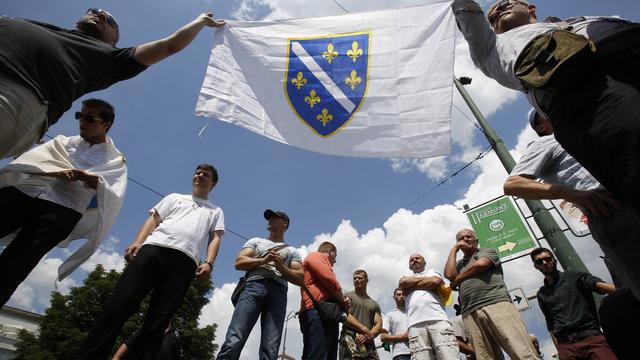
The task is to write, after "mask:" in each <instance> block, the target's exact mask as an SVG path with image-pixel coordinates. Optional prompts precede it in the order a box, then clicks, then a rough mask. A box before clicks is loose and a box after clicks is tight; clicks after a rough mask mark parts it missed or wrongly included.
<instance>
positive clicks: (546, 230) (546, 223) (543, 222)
mask: <svg viewBox="0 0 640 360" xmlns="http://www.w3.org/2000/svg"><path fill="white" fill-rule="evenodd" d="M453 81H454V84H455V85H456V88H457V89H458V92H460V95H462V98H463V99H464V101H465V102H466V103H467V105H468V106H469V109H471V112H472V113H473V115H474V116H475V117H476V119H477V120H478V123H480V126H481V127H482V129H483V130H484V132H485V135H486V137H487V140H488V141H489V144H491V147H492V148H493V150H494V151H495V152H496V155H498V158H499V159H500V162H501V163H502V165H503V166H504V168H505V169H506V170H507V173H510V172H511V170H512V169H513V167H514V166H515V165H516V162H515V161H514V160H513V157H512V156H511V154H510V153H509V150H508V149H507V147H506V146H505V145H504V142H503V141H502V139H500V137H499V136H498V134H496V132H495V130H493V128H492V127H491V126H490V125H489V123H488V122H487V121H486V120H485V118H484V116H483V115H482V113H481V112H480V110H479V109H478V107H477V106H476V104H475V103H474V102H473V100H472V99H471V97H470V96H469V94H468V93H467V91H466V90H465V89H464V87H463V85H462V83H461V82H460V80H458V79H456V78H454V79H453ZM525 202H526V204H527V206H528V207H529V210H531V213H532V214H533V220H534V221H535V222H536V224H538V227H539V228H540V230H541V231H542V235H543V236H544V237H545V239H547V242H548V243H549V246H551V250H553V252H554V253H555V254H556V257H557V258H558V262H559V263H560V265H561V266H562V268H563V269H565V270H574V271H584V272H588V270H587V267H586V266H585V264H584V262H582V259H580V256H578V253H576V250H575V249H574V248H573V245H571V243H570V242H569V240H568V239H567V237H566V236H565V235H564V232H563V231H562V230H560V227H559V226H558V224H557V223H556V221H555V219H554V218H553V216H551V214H550V213H549V211H547V209H546V208H545V206H544V205H543V204H542V202H541V201H539V200H525Z"/></svg>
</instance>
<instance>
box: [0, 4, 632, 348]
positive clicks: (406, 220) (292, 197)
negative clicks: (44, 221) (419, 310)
mask: <svg viewBox="0 0 640 360" xmlns="http://www.w3.org/2000/svg"><path fill="white" fill-rule="evenodd" d="M340 3H341V4H342V5H343V6H344V7H345V8H346V9H347V10H348V11H350V12H360V11H367V10H380V9H389V8H392V7H401V6H412V5H419V4H421V3H423V1H417V0H416V1H407V0H403V1H394V2H389V1H383V0H370V1H355V0H349V1H346V0H345V1H340ZM310 4H313V6H310ZM536 4H537V5H538V15H539V18H544V17H546V16H549V15H555V16H559V17H568V16H574V15H620V16H623V17H626V18H629V19H632V20H638V18H639V14H640V12H639V11H640V5H639V4H638V3H637V2H634V1H628V0H626V1H622V0H615V1H608V2H604V1H593V0H588V1H585V0H581V1H578V0H567V1H551V0H541V1H538V2H536ZM484 5H485V7H486V4H484ZM88 7H98V8H104V9H108V10H109V11H110V12H111V13H112V14H113V15H114V16H115V17H116V18H117V19H118V21H119V23H120V31H121V37H120V42H119V44H118V45H119V46H120V47H127V46H135V45H139V44H141V43H144V42H148V41H152V40H156V39H158V38H161V37H164V36H167V35H169V34H171V33H172V32H173V31H174V30H175V29H177V28H178V27H180V26H182V25H184V24H186V23H188V22H189V21H191V20H192V19H193V18H195V17H196V16H197V15H198V14H199V13H201V12H204V11H213V12H215V14H216V16H217V17H218V18H225V19H233V18H236V19H242V20H261V19H265V18H268V19H284V18H304V17H312V16H329V15H339V14H342V13H344V12H343V10H342V9H340V8H339V7H338V6H337V5H336V4H335V3H333V2H332V1H331V0H316V1H314V2H313V3H311V2H309V1H304V0H238V1H230V0H226V1H195V0H181V1H166V0H157V1H151V0H141V1H122V0H112V1H94V2H91V3H87V2H85V1H78V0H69V1H63V2H51V1H44V0H38V1H36V0H23V1H19V2H18V1H11V2H3V3H2V5H0V14H3V15H8V16H14V17H24V18H29V19H34V20H39V21H44V22H49V23H52V24H56V25H59V26H63V27H68V28H72V27H73V26H74V23H75V21H76V20H77V19H78V18H79V17H80V16H81V15H82V14H83V12H84V11H85V10H86V8H88ZM458 40H459V41H458V45H457V47H456V56H457V58H456V68H455V69H456V70H455V73H456V75H457V76H464V75H467V76H472V77H473V78H474V82H473V84H472V85H471V86H469V87H468V90H469V91H470V92H471V94H472V96H474V98H475V99H476V102H477V103H478V105H479V106H480V108H481V110H482V111H483V112H484V114H485V115H486V116H487V117H488V120H489V121H490V123H491V124H492V125H493V126H494V127H495V129H496V130H497V131H498V133H499V134H500V135H501V136H502V138H503V139H504V141H505V143H506V144H507V146H508V147H509V148H510V149H514V155H515V156H517V154H518V151H521V150H522V149H523V148H524V146H526V143H527V142H528V141H529V140H530V139H532V138H533V137H534V135H533V134H532V132H531V131H530V130H528V129H527V126H526V120H525V113H526V111H527V110H528V105H527V104H526V101H525V99H524V97H523V96H522V95H519V94H516V93H514V92H512V91H508V90H505V89H503V88H501V87H500V86H499V85H497V84H496V83H495V82H493V81H492V80H489V79H487V78H485V77H483V76H481V74H480V73H479V72H478V70H476V69H474V67H473V66H472V64H471V61H470V59H469V55H468V50H466V44H465V43H464V41H460V40H462V39H461V37H460V38H459V39H458ZM212 41H213V30H212V29H209V28H205V29H203V31H202V32H201V33H200V35H199V36H198V37H197V38H196V39H195V41H194V42H193V43H192V44H191V45H190V46H189V47H188V48H186V49H185V50H184V51H182V52H181V53H179V54H177V55H175V56H173V57H171V58H169V59H167V60H165V61H163V62H161V63H159V64H156V65H154V66H152V67H150V68H149V69H148V70H146V71H145V72H143V73H142V74H141V75H139V76H137V77H136V78H134V79H131V80H128V81H125V82H121V83H119V84H117V85H115V86H112V87H111V88H110V89H107V90H105V91H101V92H98V93H94V94H90V95H89V96H87V97H99V98H103V99H105V100H107V101H109V102H111V103H112V104H113V105H114V106H115V108H116V113H117V115H116V123H115V124H114V127H113V128H112V130H111V131H110V135H111V136H112V137H113V139H114V141H115V143H116V145H117V146H118V148H119V149H120V150H121V151H122V152H123V153H124V154H125V156H126V158H127V160H128V166H129V175H130V177H132V178H133V179H135V180H137V181H140V182H142V183H144V184H145V185H147V186H150V187H152V188H153V189H155V190H157V191H159V192H161V193H164V194H169V193H171V192H181V193H189V192H190V190H191V183H190V181H191V174H192V172H193V169H194V168H195V166H196V165H197V164H199V163H201V162H208V163H211V164H213V165H214V166H216V167H217V168H218V171H219V173H220V181H219V183H218V185H217V187H216V188H215V189H214V191H213V192H212V193H211V200H212V201H213V202H215V203H216V204H218V205H220V206H221V207H222V208H223V210H224V212H225V219H226V225H227V228H229V229H231V230H233V231H235V232H237V233H240V234H242V235H244V236H246V237H253V236H265V235H266V230H265V226H266V223H265V221H264V220H263V218H262V212H263V210H264V209H265V208H273V209H277V210H283V211H286V212H287V213H288V214H289V216H290V217H291V228H290V230H289V231H288V232H287V234H286V241H287V243H289V244H291V245H293V246H296V247H300V248H301V249H302V251H303V252H306V251H307V249H310V250H314V249H315V246H316V245H317V243H318V242H319V241H322V240H332V241H334V242H335V243H336V244H337V245H338V248H339V251H340V250H342V252H340V253H339V256H338V265H337V267H336V272H337V273H338V276H339V279H340V280H341V282H342V283H343V285H344V287H345V288H346V289H351V288H352V286H351V284H350V274H351V271H353V270H354V269H355V268H356V267H364V268H366V269H367V270H368V271H369V273H370V276H371V281H370V290H371V293H372V296H374V298H377V299H378V300H379V302H380V303H381V305H382V309H383V311H385V310H389V309H390V308H391V306H392V303H391V291H392V289H393V286H395V284H394V281H397V278H399V276H401V275H402V273H403V271H404V272H406V271H408V269H407V266H406V261H407V259H408V255H409V254H410V253H412V252H416V251H418V252H422V253H424V254H425V255H426V257H427V260H428V262H429V263H430V264H431V266H433V267H434V268H436V269H438V270H442V265H443V264H444V258H445V257H446V254H447V253H448V249H449V248H450V247H451V245H453V236H454V234H455V232H456V231H457V230H458V229H459V228H460V227H462V226H468V225H467V224H466V220H465V218H464V216H463V215H462V213H461V211H460V210H459V209H461V207H462V205H463V204H465V203H469V204H470V205H474V204H479V203H482V202H484V201H486V200H489V199H491V198H493V197H495V196H497V195H500V191H501V186H500V185H501V183H502V181H503V180H504V177H505V176H506V173H505V172H504V170H503V169H502V168H501V167H500V165H499V164H497V161H496V159H495V157H494V156H492V155H491V156H488V157H486V158H485V159H483V160H482V161H480V162H477V163H476V164H474V166H472V167H470V168H469V169H467V170H466V171H465V172H463V173H462V174H461V175H459V176H456V177H455V178H453V179H452V180H451V181H448V182H447V183H445V184H444V185H443V186H441V187H439V188H438V189H436V190H435V191H433V192H431V193H430V194H429V195H428V196H426V197H424V198H423V199H421V200H420V201H418V202H417V203H415V204H414V205H413V206H411V207H410V208H406V205H407V204H409V203H411V202H413V201H414V200H415V199H416V198H417V197H418V196H420V195H421V194H423V193H424V192H425V191H427V190H429V189H431V188H432V187H433V186H434V184H436V183H437V182H439V181H440V180H441V179H442V178H443V177H445V176H448V175H449V174H450V173H452V172H453V171H455V170H457V169H458V168H460V167H461V166H462V165H464V164H465V163H467V162H468V161H470V160H472V159H473V158H474V157H475V156H476V155H477V154H478V153H479V152H481V151H482V150H484V149H485V148H486V146H487V143H486V141H485V140H484V138H483V137H482V136H481V133H479V132H478V131H477V130H475V129H474V128H473V125H472V124H471V122H470V121H469V119H467V118H466V117H465V116H464V115H462V114H461V112H460V110H459V109H461V110H462V112H464V113H465V114H466V115H467V116H468V117H471V115H470V112H469V111H468V110H467V109H466V107H465V106H464V105H463V103H462V101H461V100H460V98H459V96H457V94H456V96H454V98H455V101H454V104H455V106H454V108H453V110H452V113H453V121H452V140H453V144H454V145H453V147H452V154H451V155H449V156H446V157H440V158H434V159H418V160H384V159H359V158H346V157H336V156H328V155H320V154H316V153H312V152H308V151H305V150H301V149H298V148H294V147H290V146H287V145H283V144H280V143H276V142H273V141H270V140H268V139H266V138H263V137H261V136H259V135H256V134H254V133H252V132H249V131H247V130H244V129H242V128H239V127H235V126H233V125H230V124H227V123H223V122H219V121H215V120H213V119H203V118H198V117H195V116H194V115H193V112H194V107H195V102H196V98H197V95H198V92H199V90H200V86H201V84H202V80H203V77H204V74H205V70H206V65H207V61H208V58H209V55H210V51H211V46H212ZM87 97H85V98H87ZM79 104H80V102H79V101H78V102H76V103H75V104H74V106H73V107H72V109H71V110H72V111H70V112H69V113H66V114H65V115H64V116H63V117H62V119H61V120H60V122H59V123H58V124H56V125H55V126H54V127H53V128H52V129H51V130H50V131H49V135H51V136H55V135H57V134H67V135H71V134H77V122H76V121H75V120H74V119H73V116H72V114H73V111H75V110H77V109H79ZM205 123H208V126H207V128H206V130H205V131H204V133H203V135H202V137H199V136H198V132H199V131H200V129H201V128H202V127H203V126H204V125H205ZM159 200H160V198H159V197H158V196H157V195H155V194H153V193H151V192H149V191H148V190H145V189H143V188H142V187H140V186H138V185H136V184H134V183H132V182H129V185H128V190H127V195H126V200H125V203H124V206H123V208H122V210H121V212H120V216H119V218H118V220H117V222H116V224H115V226H114V227H113V229H112V231H111V234H110V235H111V236H110V238H109V239H107V240H106V241H105V244H104V246H103V248H101V249H100V251H99V252H98V254H97V255H96V256H95V257H94V258H92V260H91V261H90V264H88V266H86V267H84V269H83V270H79V271H77V272H76V273H75V274H74V275H73V276H72V278H71V279H69V280H67V281H65V282H63V283H61V284H60V289H61V290H62V291H68V288H69V287H70V286H74V285H77V284H79V283H80V282H81V281H82V279H83V278H84V276H86V269H87V268H89V267H90V266H89V265H93V264H95V263H97V262H102V263H105V264H107V265H108V266H112V267H116V268H121V266H122V258H121V255H122V253H123V251H124V248H125V247H126V246H127V245H128V244H129V243H130V241H131V239H132V238H133V236H134V235H135V233H136V232H137V230H138V228H139V226H140V225H141V224H142V222H143V221H144V219H145V218H146V216H147V210H148V209H149V208H150V207H152V206H153V205H154V204H155V203H157V202H158V201H159ZM243 243H244V240H243V239H241V238H240V237H238V236H236V235H233V234H231V233H230V232H227V234H226V235H225V236H224V237H223V243H222V246H221V250H220V253H219V255H218V259H217V261H216V267H215V271H214V276H213V280H214V282H215V284H216V290H215V292H214V295H213V297H212V303H211V305H210V306H208V308H207V309H206V311H205V314H204V316H203V318H202V319H201V323H203V324H206V323H210V322H213V321H215V322H218V323H219V324H220V330H219V333H218V342H221V341H222V339H223V337H224V333H225V331H226V324H228V314H229V312H230V311H231V306H230V304H229V301H228V294H229V293H230V289H232V287H233V283H234V282H235V281H237V278H238V277H239V276H240V275H241V274H240V273H238V272H236V271H235V270H234V269H233V260H234V259H235V255H236V254H237V252H238V250H239V249H240V247H241V246H242V244H243ZM314 244H315V245H314ZM576 247H577V248H578V250H579V251H580V252H581V254H584V256H585V261H586V262H587V264H588V265H589V266H590V267H591V268H592V271H593V272H594V273H596V274H598V275H600V276H602V277H606V276H607V275H606V273H604V271H603V268H602V266H601V264H600V262H599V259H598V258H597V255H598V249H597V247H596V246H595V244H594V243H593V242H591V241H590V240H588V239H580V240H577V241H576ZM64 255H65V251H63V250H55V251H54V252H52V253H51V254H50V255H49V256H48V257H47V258H46V259H45V260H44V261H43V262H42V263H41V264H40V265H39V267H38V268H37V269H36V271H35V272H34V274H33V275H32V276H31V277H30V278H29V279H28V280H27V282H26V283H25V286H23V287H21V288H20V289H19V291H18V293H17V294H16V296H14V299H12V301H11V302H10V305H14V306H20V307H24V308H27V309H30V310H34V311H42V310H43V308H44V307H45V306H46V305H47V304H48V294H49V292H50V291H51V290H52V287H53V285H52V282H53V278H54V275H53V273H52V271H53V269H55V268H56V267H57V264H59V263H60V261H61V260H60V259H61V258H64ZM519 264H520V265H522V266H520V265H516V266H512V267H509V266H505V272H507V281H508V285H509V287H516V286H524V287H525V289H526V290H527V291H528V292H533V291H535V289H536V287H537V286H539V283H540V280H541V277H539V276H537V274H535V272H526V271H524V270H521V269H522V268H527V266H528V265H529V264H528V263H525V262H521V263H519ZM523 264H526V265H523ZM509 272H510V273H509ZM532 274H535V275H533V276H532ZM394 279H395V280H394ZM289 293H290V297H289V305H288V309H290V310H295V309H296V308H297V306H298V304H297V301H299V300H297V299H299V294H298V289H297V288H293V287H291V288H290V291H289ZM536 311H537V310H535V309H533V310H528V311H527V312H525V313H524V316H525V319H526V321H527V324H528V325H529V327H530V331H532V332H535V333H536V334H537V335H538V336H539V337H541V338H545V336H546V335H545V334H546V332H545V330H544V326H543V324H542V323H541V322H540V321H542V319H541V318H540V315H541V314H540V313H539V311H537V313H536ZM289 327H290V329H289V330H290V331H289V333H288V338H289V341H290V342H291V343H288V344H287V348H288V352H291V353H293V354H294V355H296V351H299V350H300V345H299V343H300V337H299V331H298V325H297V321H292V322H290V323H289ZM547 338H548V337H547ZM545 341H546V342H545V344H546V346H547V348H548V340H545ZM294 343H298V345H291V344H294ZM256 351H257V345H256V343H255V338H252V340H251V341H250V342H249V343H248V344H247V349H246V351H245V353H244V355H243V356H244V357H245V358H247V359H249V358H255V352H256ZM298 355H299V353H298ZM548 355H550V353H549V354H548Z"/></svg>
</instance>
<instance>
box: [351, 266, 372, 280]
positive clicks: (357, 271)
mask: <svg viewBox="0 0 640 360" xmlns="http://www.w3.org/2000/svg"><path fill="white" fill-rule="evenodd" d="M355 274H364V278H365V279H367V280H369V274H367V272H366V271H364V270H362V269H356V271H354V272H353V275H355Z"/></svg>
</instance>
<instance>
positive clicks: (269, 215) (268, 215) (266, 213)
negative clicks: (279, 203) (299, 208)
mask: <svg viewBox="0 0 640 360" xmlns="http://www.w3.org/2000/svg"><path fill="white" fill-rule="evenodd" d="M274 216H275V217H279V218H280V219H282V220H284V221H286V222H287V229H288V228H289V225H291V220H289V215H287V214H286V213H285V212H284V211H273V210H271V209H267V210H265V211H264V218H265V219H267V220H269V219H271V218H272V217H274Z"/></svg>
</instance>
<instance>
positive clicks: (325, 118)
mask: <svg viewBox="0 0 640 360" xmlns="http://www.w3.org/2000/svg"><path fill="white" fill-rule="evenodd" d="M316 119H317V120H318V121H320V122H321V123H322V126H327V123H328V122H329V121H331V120H333V115H331V114H329V110H327V108H324V109H322V111H321V112H320V114H318V116H316Z"/></svg>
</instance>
